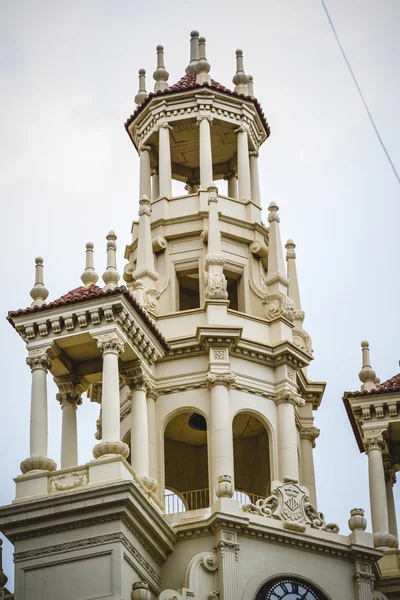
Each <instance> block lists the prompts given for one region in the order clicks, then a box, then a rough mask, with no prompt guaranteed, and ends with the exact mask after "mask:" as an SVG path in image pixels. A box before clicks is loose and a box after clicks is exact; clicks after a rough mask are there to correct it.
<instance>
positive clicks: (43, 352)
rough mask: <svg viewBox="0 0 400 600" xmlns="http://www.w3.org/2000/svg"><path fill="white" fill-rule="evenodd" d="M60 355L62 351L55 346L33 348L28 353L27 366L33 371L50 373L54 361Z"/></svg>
mask: <svg viewBox="0 0 400 600" xmlns="http://www.w3.org/2000/svg"><path fill="white" fill-rule="evenodd" d="M59 353H60V351H59V350H58V348H57V346H55V344H51V345H49V346H41V347H40V348H32V349H30V350H29V351H28V356H27V358H26V364H27V365H28V367H30V369H31V371H34V370H35V369H43V370H44V371H48V370H49V369H50V368H51V365H52V362H53V360H54V359H55V357H56V356H57V355H58V354H59Z"/></svg>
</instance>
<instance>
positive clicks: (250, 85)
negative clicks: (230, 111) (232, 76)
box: [247, 75, 254, 98]
mask: <svg viewBox="0 0 400 600" xmlns="http://www.w3.org/2000/svg"><path fill="white" fill-rule="evenodd" d="M247 93H248V95H249V96H251V97H252V98H254V78H253V75H249V82H248V84H247Z"/></svg>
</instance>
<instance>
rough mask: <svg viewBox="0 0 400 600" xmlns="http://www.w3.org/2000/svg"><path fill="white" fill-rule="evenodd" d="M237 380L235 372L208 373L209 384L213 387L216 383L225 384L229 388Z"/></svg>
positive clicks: (209, 386)
mask: <svg viewBox="0 0 400 600" xmlns="http://www.w3.org/2000/svg"><path fill="white" fill-rule="evenodd" d="M235 381H236V376H235V375H234V373H212V372H210V373H207V386H208V388H209V389H211V388H212V387H213V386H214V385H224V386H226V387H227V388H229V387H230V386H231V385H232V384H233V383H235Z"/></svg>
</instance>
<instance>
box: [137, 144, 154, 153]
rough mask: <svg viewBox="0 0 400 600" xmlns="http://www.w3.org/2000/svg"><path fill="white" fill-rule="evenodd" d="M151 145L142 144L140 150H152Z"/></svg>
mask: <svg viewBox="0 0 400 600" xmlns="http://www.w3.org/2000/svg"><path fill="white" fill-rule="evenodd" d="M150 151H151V146H150V145H149V144H140V146H139V152H150Z"/></svg>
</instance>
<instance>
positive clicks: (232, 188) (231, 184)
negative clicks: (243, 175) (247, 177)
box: [224, 172, 238, 200]
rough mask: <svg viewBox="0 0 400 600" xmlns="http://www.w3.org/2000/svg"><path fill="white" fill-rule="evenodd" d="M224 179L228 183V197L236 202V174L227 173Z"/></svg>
mask: <svg viewBox="0 0 400 600" xmlns="http://www.w3.org/2000/svg"><path fill="white" fill-rule="evenodd" d="M224 179H225V180H226V181H227V182H228V197H229V198H233V199H234V200H237V197H238V185H237V183H238V182H237V174H236V173H233V172H232V173H228V175H225V177H224Z"/></svg>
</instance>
